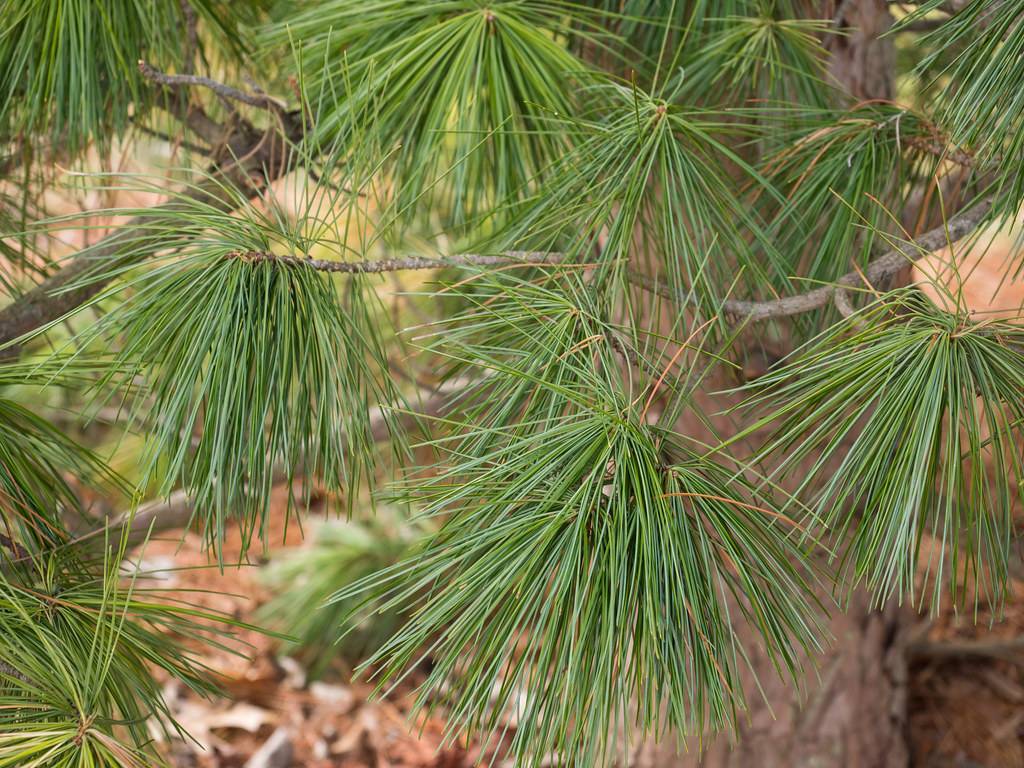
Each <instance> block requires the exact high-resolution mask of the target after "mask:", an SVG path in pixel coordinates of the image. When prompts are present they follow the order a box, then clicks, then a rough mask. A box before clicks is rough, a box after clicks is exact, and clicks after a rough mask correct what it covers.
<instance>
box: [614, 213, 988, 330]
mask: <svg viewBox="0 0 1024 768" xmlns="http://www.w3.org/2000/svg"><path fill="white" fill-rule="evenodd" d="M991 207H992V200H991V199H985V200H983V201H982V202H980V203H978V205H976V206H974V207H973V208H971V209H970V210H968V211H965V212H964V213H961V214H958V215H956V216H953V217H952V218H951V219H949V221H947V222H946V223H945V224H944V225H942V226H939V227H936V228H935V229H932V230H929V231H928V232H925V233H924V234H923V235H921V237H919V238H917V239H916V240H914V241H912V242H911V243H908V245H907V247H906V248H894V249H893V250H891V251H889V252H888V253H886V254H885V255H883V256H879V257H878V258H877V259H875V260H874V261H872V262H871V263H870V264H868V265H867V266H866V267H864V268H863V269H862V270H859V271H854V272H850V273H848V274H846V275H844V276H843V277H841V278H839V280H837V281H836V283H835V285H823V286H821V287H820V288H814V289H813V290H810V291H807V292H806V293H799V294H796V295H795V296H786V297H783V298H781V299H772V300H768V301H745V300H742V299H726V300H725V301H724V302H723V303H722V310H723V311H724V312H725V313H726V314H728V315H732V316H733V317H736V318H739V319H742V320H749V321H750V322H761V321H763V320H773V319H776V318H780V317H790V316H792V315H801V314H804V313H806V312H811V311H813V310H816V309H821V308H822V307H824V306H825V305H826V304H828V303H829V302H831V301H833V300H834V296H835V292H836V290H837V288H840V289H841V288H855V287H857V286H863V287H867V286H865V285H864V283H865V281H867V283H868V285H869V286H875V285H877V284H879V283H884V282H885V281H887V280H889V279H891V278H893V277H895V276H896V275H898V274H899V273H900V272H902V271H903V270H904V269H906V268H907V267H908V266H910V265H911V264H912V263H913V262H914V261H917V259H919V258H921V257H922V256H924V255H925V254H926V253H928V252H930V251H934V250H936V249H938V248H942V247H944V246H946V245H948V244H949V243H951V242H955V241H957V240H960V239H961V238H964V237H966V236H967V235H969V234H970V233H971V232H973V231H974V230H975V229H977V228H978V226H979V225H980V224H981V222H982V221H983V220H984V219H985V216H986V214H988V211H989V209H990V208H991ZM634 278H635V281H636V282H637V283H638V284H639V285H641V286H642V287H643V288H645V289H647V290H650V291H652V292H654V293H658V294H660V295H662V296H665V297H666V298H669V299H675V298H677V296H676V294H675V293H674V292H673V291H672V290H671V289H670V288H669V287H668V286H666V285H664V284H662V283H658V282H656V281H654V280H652V279H651V278H648V277H646V276H642V275H638V276H633V275H631V279H634Z"/></svg>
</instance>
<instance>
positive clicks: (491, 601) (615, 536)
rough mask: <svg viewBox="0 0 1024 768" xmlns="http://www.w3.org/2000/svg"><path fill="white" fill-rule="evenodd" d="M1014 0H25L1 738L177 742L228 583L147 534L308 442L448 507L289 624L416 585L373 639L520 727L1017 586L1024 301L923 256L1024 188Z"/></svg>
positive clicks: (519, 758)
mask: <svg viewBox="0 0 1024 768" xmlns="http://www.w3.org/2000/svg"><path fill="white" fill-rule="evenodd" d="M1022 19H1024V2H1020V0H1002V1H1001V2H1000V1H996V0H988V1H986V0H966V2H964V1H958V2H943V1H941V0H928V1H927V2H920V3H913V2H909V3H886V2H884V1H883V0H842V2H834V0H823V1H822V2H812V1H811V0H720V2H715V3H711V2H705V1H704V0H655V1H652V0H614V1H613V0H585V1H574V2H569V1H568V0H431V1H429V2H427V1H426V0H279V1H277V2H273V3H271V2H269V0H232V1H231V2H229V0H136V1H133V2H129V1H128V0H123V1H122V0H0V153H2V156H3V158H2V162H0V184H2V186H0V222H2V226H3V233H4V237H3V239H2V241H0V290H2V292H3V294H4V302H3V306H2V308H0V389H2V391H0V434H2V437H0V522H2V530H0V549H2V564H0V766H29V765H31V766H87V765H88V766H93V765H99V766H144V765H153V764H154V763H158V762H159V761H160V759H161V758H160V756H159V754H158V750H157V749H156V748H155V747H154V745H153V742H152V732H153V731H152V729H153V728H154V727H163V728H167V729H174V728H175V727H176V725H175V723H174V722H173V717H172V716H171V713H170V712H169V711H168V710H167V707H166V704H165V703H164V702H163V700H162V698H161V695H160V691H159V690H158V688H157V687H156V685H155V684H154V683H153V682H152V676H151V673H150V669H151V668H152V667H153V666H155V667H158V668H161V669H163V670H164V671H165V672H166V674H169V675H171V676H173V677H175V678H177V679H179V680H181V681H182V682H183V683H184V684H186V685H188V686H190V687H192V688H194V689H196V690H198V691H200V692H203V693H204V694H208V695H216V692H217V691H216V681H215V680H214V679H213V678H212V676H211V675H210V674H209V672H208V670H206V669H205V668H204V666H203V661H202V653H201V650H197V649H201V644H202V643H204V642H205V643H213V644H222V643H224V642H227V641H228V640H229V638H230V635H231V634H232V632H233V631H234V629H235V628H236V626H237V625H236V623H235V622H234V621H233V620H232V619H231V617H229V616H225V615H217V614H210V613H203V612H200V611H197V610H195V609H193V608H191V607H189V606H188V602H187V596H184V595H183V596H179V597H180V598H181V599H175V598H174V597H173V596H172V597H169V596H168V595H167V593H166V592H163V593H158V594H157V593H151V591H150V590H149V589H148V588H147V587H146V586H145V585H144V582H143V581H140V580H139V579H138V575H137V574H135V575H133V573H134V572H133V571H132V570H131V568H129V567H127V566H126V564H128V563H131V562H135V561H137V559H138V558H137V553H138V548H139V547H140V546H144V543H143V542H144V540H145V539H146V538H147V537H148V536H150V535H152V533H153V532H155V531H158V530H163V529H167V528H172V527H174V526H176V525H181V524H182V523H183V522H187V524H188V525H189V526H190V527H192V528H193V529H195V530H197V531H200V532H201V533H202V535H203V536H204V537H205V541H206V542H207V544H208V551H209V555H210V559H211V562H212V563H217V564H219V565H222V566H224V565H229V564H230V563H228V562H225V555H224V541H225V532H226V531H233V530H238V531H240V532H241V535H242V538H243V541H244V542H245V544H246V547H247V548H254V549H257V550H258V549H259V548H260V547H263V546H266V545H267V544H268V532H267V520H268V514H269V509H270V497H271V489H272V488H274V487H275V486H278V485H281V484H284V485H285V486H286V487H287V488H289V489H290V491H289V496H288V512H289V514H290V515H296V516H299V517H301V516H302V515H304V514H305V510H306V508H307V507H308V506H309V503H310V498H311V495H312V494H313V493H314V492H316V493H321V492H325V493H326V494H327V495H328V496H329V497H330V498H331V499H332V500H333V501H334V504H335V507H336V510H337V512H338V513H339V514H342V515H348V516H351V517H352V518H355V519H357V520H362V521H363V522H364V524H365V525H368V526H371V528H372V526H373V525H374V523H373V520H374V515H375V514H376V513H375V511H374V505H375V504H382V503H383V504H385V505H386V506H387V508H388V509H389V510H392V511H393V510H394V509H400V510H403V513H402V514H403V515H405V516H406V517H407V518H408V519H409V520H410V521H412V522H406V523H403V524H402V526H401V527H402V538H401V539H400V540H397V541H395V542H391V543H389V544H388V545H387V546H388V547H389V549H388V550H387V551H386V553H384V554H381V553H380V552H377V553H375V552H374V551H373V546H372V541H373V539H372V537H371V538H370V539H369V540H368V541H369V542H370V543H369V544H368V545H365V546H363V548H361V549H359V550H358V553H356V554H351V553H350V554H349V555H344V557H350V556H351V558H352V559H351V560H348V559H345V560H338V561H337V564H336V565H337V567H336V569H334V570H332V569H330V568H329V566H330V565H331V564H332V563H331V560H330V555H329V553H330V551H331V550H329V549H327V550H324V552H325V553H327V554H326V555H323V554H321V555H319V556H321V557H326V559H325V560H323V569H324V570H323V571H322V572H323V573H324V574H326V575H325V576H324V578H323V579H321V580H320V582H318V585H317V586H316V589H317V590H319V592H318V593H317V596H316V599H315V600H313V603H321V602H323V603H326V606H325V607H324V608H323V609H322V610H323V611H324V613H322V614H318V616H319V618H320V620H318V621H314V622H312V623H311V624H310V625H308V626H306V625H304V626H302V627H297V626H292V627H281V629H283V630H284V631H285V632H286V633H289V632H291V631H292V630H295V631H297V632H307V633H312V634H315V635H316V636H317V637H330V638H331V639H334V638H336V637H341V636H345V637H350V638H351V635H350V633H352V632H360V631H361V630H360V627H362V626H363V623H364V622H367V621H371V622H372V621H373V619H374V617H379V616H381V615H383V616H385V617H386V618H387V627H388V632H387V634H386V635H384V636H379V637H373V638H372V639H368V638H370V635H366V636H361V637H360V638H359V643H357V645H358V646H359V648H360V649H361V650H360V651H359V652H360V653H363V654H365V658H364V660H363V663H362V666H361V670H362V672H363V673H364V674H366V675H367V676H368V677H370V678H372V679H374V680H376V681H378V682H379V684H380V687H381V690H382V691H386V690H387V689H388V688H389V687H391V686H393V685H395V684H397V683H398V682H400V681H402V680H404V679H405V678H406V676H407V675H409V673H410V671H411V670H413V669H416V668H420V669H424V668H425V669H426V670H427V672H426V679H425V681H424V682H423V684H422V686H421V688H420V692H419V704H420V706H421V707H423V708H425V709H428V710H434V709H436V710H437V711H439V712H441V713H443V714H444V716H446V717H447V718H448V724H449V726H450V736H451V738H453V739H454V738H463V737H472V738H478V739H480V740H483V741H487V740H499V739H502V738H506V737H507V738H508V740H509V741H510V747H509V750H510V753H509V754H510V757H511V758H512V759H513V761H514V764H515V765H517V766H524V767H525V766H540V765H547V764H550V763H549V762H545V761H549V760H552V759H553V760H555V761H561V762H558V764H565V765H586V766H590V765H595V766H596V765H611V764H613V763H614V762H615V761H616V760H617V759H619V756H620V755H621V754H623V753H624V745H628V744H630V743H634V742H636V741H638V740H642V739H644V738H647V737H661V736H664V735H665V734H667V733H670V732H673V733H677V734H681V735H684V736H686V735H689V736H692V737H694V742H693V743H694V744H696V743H697V741H696V739H697V738H698V737H699V735H700V734H709V733H711V732H714V731H719V730H728V729H730V728H731V727H733V726H735V725H736V723H737V722H738V721H739V720H741V719H742V718H743V716H744V715H743V713H744V710H745V709H746V708H747V707H748V706H750V703H751V701H752V699H756V697H757V696H758V691H757V688H756V687H752V686H751V685H749V681H748V680H747V677H748V667H750V666H751V663H750V658H751V654H753V653H755V652H756V653H762V654H766V656H767V658H768V659H769V660H770V662H771V665H772V666H773V667H774V669H775V672H776V673H777V674H778V675H780V676H782V677H783V678H785V679H787V680H789V681H790V683H791V684H792V685H793V686H794V687H795V688H797V689H800V688H803V687H804V686H805V684H806V681H807V680H809V678H810V677H811V676H813V669H812V667H811V665H810V664H809V663H808V659H810V660H811V664H812V663H813V659H814V657H815V654H816V653H818V652H819V651H820V650H821V649H823V648H825V647H826V646H827V645H828V643H829V637H828V621H829V616H830V615H833V614H835V613H841V612H842V611H847V610H849V611H852V610H861V609H862V605H861V603H858V602H855V601H853V600H852V599H851V596H852V595H855V594H867V595H868V596H869V601H870V606H871V607H874V608H878V607H881V606H883V605H887V604H892V603H894V602H898V603H902V602H906V603H907V604H909V605H911V606H913V607H914V608H916V609H919V610H932V611H935V610H937V609H938V608H939V606H940V604H941V603H942V601H953V603H954V604H955V605H957V606H958V607H959V608H962V609H965V610H968V611H970V610H971V609H972V608H976V607H977V606H979V605H984V606H987V607H988V608H990V609H992V610H993V611H996V612H997V611H998V610H999V607H1000V606H1001V605H1002V603H1003V601H1004V600H1005V598H1006V591H1007V584H1008V578H1009V571H1010V568H1011V565H1012V562H1011V561H1012V559H1013V558H1014V557H1015V554H1014V546H1015V528H1014V512H1015V510H1016V509H1018V508H1019V504H1020V494H1021V487H1022V483H1024V454H1022V445H1024V441H1022V435H1021V431H1022V426H1024V398H1022V394H1021V393H1022V391H1024V352H1022V350H1024V325H1021V324H1020V323H1019V322H1017V321H1015V319H1014V318H1013V317H1009V318H1008V317H1007V316H1005V315H1000V316H990V315H987V314H985V313H983V312H978V311H977V307H972V306H968V305H967V303H966V302H965V300H964V297H963V279H964V278H965V277H966V276H963V275H960V276H957V278H956V279H944V280H936V281H934V282H933V283H932V284H930V285H928V286H922V285H921V284H920V283H916V282H914V280H913V279H911V277H910V269H909V267H910V266H911V265H912V264H914V263H915V262H919V261H920V260H921V259H922V258H923V257H926V256H930V255H931V254H933V253H934V252H936V251H937V250H938V249H941V248H943V247H944V246H947V245H950V244H955V245H953V247H952V250H953V252H954V253H962V252H964V251H966V250H967V249H968V248H974V247H985V244H986V242H987V240H986V238H989V237H990V236H991V233H992V231H993V230H994V229H995V228H998V227H1000V226H1007V225H1009V224H1011V223H1012V222H1014V221H1015V220H1016V217H1017V216H1018V211H1019V208H1020V206H1021V203H1022V202H1024V182H1022V176H1021V174H1020V173H1019V164H1020V162H1021V158H1022V151H1021V150H1022V145H1024V131H1021V130H1020V129H1021V127H1022V126H1021V122H1022V119H1024V69H1022V68H1021V66H1020V53H1021V52H1020V50H1019V48H1020V47H1021V46H1022V45H1024V33H1022V31H1021V24H1022V23H1024V22H1022ZM154 147H157V148H159V149H160V151H163V152H165V155H164V157H163V159H162V160H161V161H160V163H162V164H163V166H164V167H163V168H162V169H161V168H160V167H158V164H155V163H154V162H152V161H151V160H147V159H146V158H150V159H151V158H152V156H153V152H154ZM147 163H148V164H147ZM126 164H127V165H128V166H129V167H131V168H135V169H138V168H142V169H143V170H142V171H138V170H135V171H132V172H127V171H125V165H126ZM68 190H70V191H68ZM57 191H68V192H67V193H68V194H79V193H81V194H84V193H86V192H88V194H89V195H91V196H92V198H93V199H96V200H100V201H102V200H106V199H114V198H116V197H118V196H119V197H120V199H124V197H125V194H126V193H128V192H131V193H133V194H136V195H139V196H148V197H149V198H154V199H159V202H157V203H154V204H153V205H151V206H148V207H147V206H144V205H138V206H137V207H128V206H124V205H121V206H114V207H104V204H103V203H102V202H100V203H99V204H98V205H97V206H94V207H93V208H90V209H89V210H88V211H86V216H85V217H84V218H83V214H82V213H81V212H79V211H75V212H72V213H67V212H59V211H54V210H53V207H52V202H51V201H52V195H53V194H54V193H55V192H57ZM83 221H84V222H85V223H84V224H83ZM91 228H94V229H96V230H100V231H99V232H98V233H92V232H91ZM82 231H85V232H86V233H87V235H88V236H87V237H86V242H84V243H83V244H81V245H80V247H79V248H78V250H77V251H75V252H73V253H70V254H69V253H68V251H67V248H66V247H65V246H64V244H63V240H62V238H64V237H65V236H67V235H68V233H71V232H77V233H81V232H82ZM93 234H95V236H93ZM953 266H954V267H955V259H954V260H953ZM1002 269H1003V272H1004V273H1005V279H1006V280H1008V281H1009V280H1013V279H1016V278H1017V277H1018V276H1019V273H1020V269H1021V261H1020V259H1019V257H1011V258H1009V259H1008V260H1007V261H1006V263H1005V264H1003V265H1002ZM914 274H915V275H918V279H920V277H919V276H920V272H915V273H914ZM923 288H927V290H923ZM936 294H941V295H942V296H943V297H944V301H942V302H936V301H934V296H935V295H936ZM929 297H932V298H929ZM1017 314H1018V315H1019V312H1018V313H1017ZM1017 320H1019V317H1018V318H1017ZM111 414H113V415H112V416H111ZM126 456H127V458H126ZM126 467H127V471H126ZM170 497H173V498H175V499H177V500H178V501H181V500H184V502H185V503H184V504H177V505H176V507H175V508H176V509H178V510H180V509H184V510H185V514H186V518H185V520H184V521H183V520H182V517H181V515H180V514H171V513H170V511H169V510H170V509H171V508H170V507H169V506H166V505H163V504H162V503H161V502H160V500H161V499H167V498H170ZM96 498H114V499H122V500H123V502H124V510H125V511H124V513H123V514H113V513H111V512H109V511H102V510H100V511H97V507H96V505H95V504H94V503H91V502H89V501H88V500H89V499H96ZM153 500H155V501H153ZM154 510H155V512H154ZM389 514H390V512H389ZM375 555H376V556H375ZM339 557H342V555H339ZM367 564H369V565H367ZM272 583H274V582H272ZM277 583H280V582H277ZM303 605H304V603H303ZM301 614H302V611H298V612H297V613H296V614H294V615H293V616H292V618H293V620H294V621H295V622H296V623H299V622H300V621H302V620H303V619H305V618H306V617H304V616H302V615H301ZM424 659H429V660H430V662H431V663H430V664H429V666H426V667H420V666H419V662H420V661H421V660H424ZM769 703H771V702H769ZM510 710H512V711H514V713H515V719H516V721H517V727H516V729H515V731H514V733H512V734H505V733H504V732H503V729H504V728H505V726H504V725H503V723H505V722H506V720H505V717H504V715H505V713H507V712H508V711H510ZM157 724H162V725H157Z"/></svg>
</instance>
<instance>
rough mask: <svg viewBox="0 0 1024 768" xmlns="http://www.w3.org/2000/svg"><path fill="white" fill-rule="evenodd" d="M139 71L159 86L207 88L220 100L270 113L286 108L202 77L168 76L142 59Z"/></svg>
mask: <svg viewBox="0 0 1024 768" xmlns="http://www.w3.org/2000/svg"><path fill="white" fill-rule="evenodd" d="M139 71H140V72H141V73H142V76H143V77H145V78H146V79H147V80H149V81H151V82H154V83H158V84H160V85H166V86H171V87H174V86H184V87H200V88H208V89H209V90H211V91H213V92H214V93H215V94H217V95H218V96H221V97H222V98H225V99H228V100H230V101H237V102H240V103H242V104H248V105H249V106H250V107H258V108H259V109H269V110H271V111H272V112H282V111H283V110H284V109H285V106H286V105H285V104H284V103H283V102H281V101H280V100H279V99H275V98H274V97H273V96H269V95H268V94H265V93H258V94H251V93H246V92H245V91H240V90H238V89H237V88H234V87H232V86H230V85H225V84H224V83H222V82H219V81H217V80H214V79H212V78H209V77H204V76H202V75H169V74H167V73H166V72H161V71H160V70H159V69H156V68H154V67H151V66H150V65H149V64H147V63H146V62H145V61H143V60H142V59H139Z"/></svg>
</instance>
